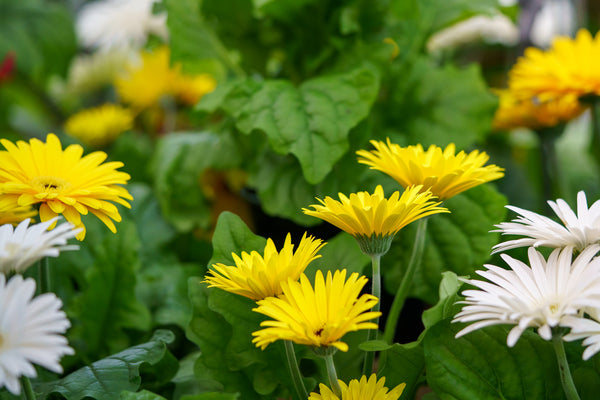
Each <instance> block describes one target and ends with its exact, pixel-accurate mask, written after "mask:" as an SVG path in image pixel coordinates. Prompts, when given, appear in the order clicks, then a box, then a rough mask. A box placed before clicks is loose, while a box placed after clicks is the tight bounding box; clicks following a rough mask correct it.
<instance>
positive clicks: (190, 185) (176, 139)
mask: <svg viewBox="0 0 600 400" xmlns="http://www.w3.org/2000/svg"><path fill="white" fill-rule="evenodd" d="M239 157H240V150H239V148H238V147H237V146H236V142H235V141H234V139H233V138H232V137H231V136H228V135H217V134H215V133H212V132H195V133H192V132H189V133H171V134H169V135H166V136H164V137H162V138H161V139H160V140H159V142H158V144H157V148H156V152H155V155H154V158H153V161H152V172H153V176H154V188H155V193H156V196H157V197H158V201H159V203H160V206H161V210H162V213H163V215H164V216H165V218H167V220H168V221H169V222H171V223H172V224H173V225H174V226H175V227H176V228H177V229H178V230H180V231H188V230H190V229H192V228H193V227H195V226H201V227H205V228H206V227H208V225H209V223H210V207H209V206H210V205H209V203H208V201H207V199H206V197H205V195H204V194H203V192H202V187H201V185H200V176H201V173H202V172H203V171H204V170H205V169H206V168H208V167H213V168H217V169H218V168H229V167H232V166H235V165H236V164H237V162H239Z"/></svg>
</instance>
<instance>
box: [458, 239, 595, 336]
mask: <svg viewBox="0 0 600 400" xmlns="http://www.w3.org/2000/svg"><path fill="white" fill-rule="evenodd" d="M599 249H600V246H598V245H592V246H589V247H588V248H586V249H585V250H584V251H583V252H581V253H580V254H579V256H578V257H577V258H576V259H575V260H574V261H573V262H572V261H571V259H572V255H573V248H572V247H565V248H564V249H555V250H554V251H553V252H552V254H550V256H549V257H548V261H547V262H546V260H545V259H544V256H542V254H541V253H539V252H538V251H537V250H535V249H534V248H533V247H530V248H529V251H528V256H529V263H530V265H531V267H530V266H528V265H527V264H525V263H523V262H521V261H519V260H516V259H514V258H511V257H509V256H507V255H506V254H502V255H501V256H502V258H503V259H504V261H505V262H506V263H507V264H508V266H509V267H510V270H507V269H504V268H500V267H497V266H495V265H486V266H485V267H486V268H487V270H486V271H477V274H479V275H481V276H483V277H484V278H486V279H488V280H489V282H486V281H480V280H472V279H469V280H465V282H467V283H469V284H470V285H473V286H476V287H477V288H479V289H475V290H465V291H463V293H462V294H463V295H464V296H466V299H465V300H464V301H462V302H461V303H463V304H466V306H464V307H463V309H462V310H461V311H460V312H459V313H458V314H456V316H455V318H454V321H453V322H469V323H470V322H474V321H476V322H475V323H473V324H471V325H469V326H467V327H466V328H464V329H462V330H461V331H460V332H458V333H457V334H456V337H460V336H463V335H466V334H467V333H469V332H473V331H474V330H477V329H480V328H483V327H485V326H489V325H496V324H510V325H516V326H515V327H514V328H512V329H511V331H510V333H509V334H508V338H507V344H508V346H509V347H512V346H514V345H515V343H517V341H518V340H519V338H520V337H521V334H522V333H523V331H524V330H525V329H527V328H528V327H534V328H537V332H538V334H539V335H540V336H541V337H542V338H543V339H545V340H550V339H551V338H552V328H554V327H556V326H558V325H560V324H561V323H562V321H563V319H564V318H565V317H566V316H567V315H577V313H578V312H579V311H580V310H583V309H584V308H586V307H599V306H600V259H599V258H594V256H595V255H596V253H597V252H598V250H599ZM593 258H594V259H593Z"/></svg>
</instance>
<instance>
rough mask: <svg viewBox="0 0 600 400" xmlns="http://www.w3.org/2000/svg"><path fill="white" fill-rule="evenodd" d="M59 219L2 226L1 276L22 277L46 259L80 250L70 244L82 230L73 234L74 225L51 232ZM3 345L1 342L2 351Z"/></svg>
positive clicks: (56, 228) (0, 235)
mask: <svg viewBox="0 0 600 400" xmlns="http://www.w3.org/2000/svg"><path fill="white" fill-rule="evenodd" d="M57 219H58V217H56V218H52V219H50V220H48V221H46V222H42V223H39V224H34V225H31V226H29V218H27V219H25V220H24V221H22V222H21V223H20V224H19V225H17V227H16V228H13V226H12V225H11V224H5V225H2V226H0V273H3V274H7V273H9V272H13V271H14V272H17V273H22V272H23V271H25V270H26V269H27V268H28V267H29V266H31V264H33V263H35V262H36V261H38V260H40V259H41V258H43V257H58V254H59V253H60V252H61V251H65V250H77V249H79V246H77V245H66V244H67V239H70V238H73V237H75V235H77V234H78V233H79V232H80V231H81V229H75V230H73V225H72V224H70V223H68V222H65V223H62V224H60V225H58V226H56V227H55V228H54V229H52V230H50V231H49V230H48V227H49V226H51V225H52V224H54V223H55V222H56V220H57ZM0 304H1V303H0ZM1 343H2V341H1V340H0V347H1Z"/></svg>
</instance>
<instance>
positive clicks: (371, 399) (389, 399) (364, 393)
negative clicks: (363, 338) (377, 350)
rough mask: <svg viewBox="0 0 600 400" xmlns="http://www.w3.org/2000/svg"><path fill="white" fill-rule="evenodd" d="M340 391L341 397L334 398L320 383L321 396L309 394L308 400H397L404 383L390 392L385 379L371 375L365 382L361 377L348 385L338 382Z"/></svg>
mask: <svg viewBox="0 0 600 400" xmlns="http://www.w3.org/2000/svg"><path fill="white" fill-rule="evenodd" d="M338 382H339V383H340V387H341V389H342V397H341V398H340V397H338V396H336V395H335V394H334V393H333V392H332V391H331V389H329V388H328V387H327V386H325V385H323V384H322V383H321V384H320V385H319V391H320V392H321V394H317V393H314V392H313V393H311V394H310V397H309V398H308V400H398V399H399V398H400V396H402V392H403V391H404V388H405V387H406V383H401V384H399V385H398V386H396V387H395V388H393V389H392V390H391V391H389V392H388V390H389V389H388V388H387V387H385V386H384V385H385V377H382V378H381V379H379V380H377V375H375V374H372V375H371V377H370V378H369V379H368V380H367V377H366V376H365V375H363V376H362V377H361V378H360V381H359V380H357V379H352V380H351V381H350V384H349V385H346V384H345V383H344V382H342V381H341V380H338Z"/></svg>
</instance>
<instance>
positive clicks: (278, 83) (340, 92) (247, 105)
mask: <svg viewBox="0 0 600 400" xmlns="http://www.w3.org/2000/svg"><path fill="white" fill-rule="evenodd" d="M378 90H379V83H378V76H377V73H376V72H375V71H374V69H373V68H371V67H368V66H366V67H361V68H358V69H355V70H352V71H350V72H347V73H344V74H337V75H329V76H320V77H317V78H314V79H310V80H307V81H305V82H303V83H302V84H301V85H300V86H299V87H294V86H293V85H292V83H291V82H289V81H285V80H265V81H256V80H247V81H245V82H243V83H242V84H240V85H238V86H237V87H235V88H234V89H233V90H231V91H230V92H229V93H228V95H227V98H226V101H225V102H224V104H223V107H224V109H225V111H226V112H227V113H229V114H230V115H231V116H233V117H234V118H235V119H236V125H237V127H238V128H239V129H240V130H241V131H242V132H244V133H247V134H249V133H250V132H252V131H254V130H259V131H262V132H264V133H265V134H266V135H267V138H268V140H269V144H270V145H271V147H272V148H273V150H274V151H275V152H277V153H280V154H288V153H291V154H293V155H294V156H296V157H297V158H298V160H299V161H300V165H301V166H302V171H303V173H304V176H305V178H306V180H307V181H308V182H310V183H318V182H321V181H322V180H323V178H325V176H326V175H327V174H328V173H329V172H330V171H331V169H332V167H333V165H334V164H335V163H336V162H337V161H338V160H339V159H340V157H341V156H342V155H344V153H346V152H347V151H348V133H349V131H350V129H352V128H353V127H355V126H356V125H357V124H358V123H359V122H360V121H361V120H362V119H364V118H365V117H366V116H367V114H368V113H369V110H370V108H371V105H372V103H373V101H374V100H375V96H376V95H377V92H378Z"/></svg>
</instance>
